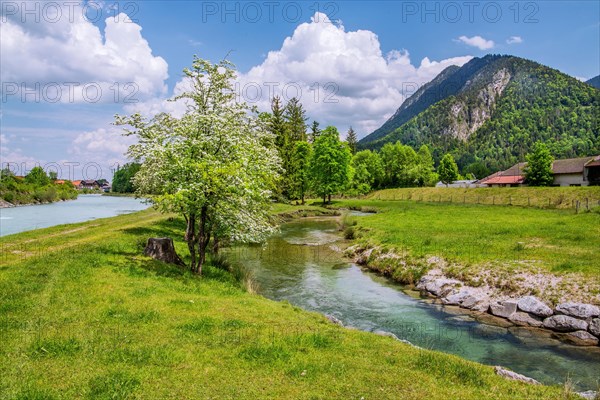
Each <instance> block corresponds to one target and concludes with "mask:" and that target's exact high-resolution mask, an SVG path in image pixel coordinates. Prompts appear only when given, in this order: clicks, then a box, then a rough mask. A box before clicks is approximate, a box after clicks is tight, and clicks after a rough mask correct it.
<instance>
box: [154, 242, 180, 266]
mask: <svg viewBox="0 0 600 400" xmlns="http://www.w3.org/2000/svg"><path fill="white" fill-rule="evenodd" d="M144 255H145V256H149V257H152V258H154V259H155V260H159V261H162V262H166V263H169V264H175V265H180V266H182V267H184V266H185V263H184V262H183V261H182V260H181V258H180V257H179V256H178V255H177V252H176V251H175V246H174V245H173V239H171V238H149V239H148V243H147V244H146V248H145V249H144Z"/></svg>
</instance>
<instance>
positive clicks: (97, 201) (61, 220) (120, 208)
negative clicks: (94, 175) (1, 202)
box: [0, 194, 148, 236]
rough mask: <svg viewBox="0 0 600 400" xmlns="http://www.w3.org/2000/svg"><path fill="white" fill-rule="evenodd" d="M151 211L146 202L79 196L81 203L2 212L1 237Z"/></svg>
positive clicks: (17, 208) (130, 198)
mask: <svg viewBox="0 0 600 400" xmlns="http://www.w3.org/2000/svg"><path fill="white" fill-rule="evenodd" d="M146 208H148V204H146V203H144V201H143V200H140V199H135V198H132V197H113V196H103V195H100V194H91V195H79V197H78V198H77V200H70V201H61V202H57V203H50V204H40V205H31V206H20V207H12V208H2V209H0V236H6V235H12V234H14V233H19V232H25V231H29V230H32V229H39V228H48V227H50V226H55V225H62V224H73V223H76V222H84V221H89V220H92V219H97V218H108V217H114V216H117V215H121V214H128V213H132V212H135V211H140V210H144V209H146Z"/></svg>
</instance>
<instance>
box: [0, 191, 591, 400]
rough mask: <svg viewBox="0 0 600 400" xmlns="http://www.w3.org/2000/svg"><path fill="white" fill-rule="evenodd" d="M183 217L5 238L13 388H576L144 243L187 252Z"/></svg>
mask: <svg viewBox="0 0 600 400" xmlns="http://www.w3.org/2000/svg"><path fill="white" fill-rule="evenodd" d="M348 204H350V203H348ZM393 207H394V208H393V209H394V210H396V207H400V209H398V210H399V211H400V210H401V209H402V207H406V206H404V205H402V204H401V203H394V206H393ZM431 212H432V213H433V211H431ZM380 216H385V213H382V214H380V215H378V216H374V217H369V218H374V219H369V220H367V219H365V221H372V222H369V223H373V224H375V225H373V228H372V229H373V234H374V235H379V236H376V237H377V238H378V240H383V238H384V233H382V232H379V231H377V230H376V229H375V226H376V224H377V223H381V221H380V220H379V219H378V218H380ZM557 218H559V217H557ZM582 218H583V217H582ZM587 218H591V216H587ZM559 219H560V218H559ZM377 221H379V222H377ZM582 221H583V219H582ZM590 223H591V222H590ZM182 228H183V223H182V221H181V220H180V219H179V218H172V217H168V216H163V215H160V214H158V213H156V212H155V211H152V210H147V211H143V212H139V213H135V214H130V215H124V216H119V217H115V218H109V219H102V220H95V221H90V222H87V223H81V224H74V225H66V226H59V227H53V228H48V229H42V230H38V231H34V232H28V233H22V234H17V235H12V236H7V237H3V238H0V249H1V251H2V255H1V257H0V339H1V340H0V398H1V399H3V400H4V399H15V400H16V399H19V400H25V399H28V400H32V399H36V400H42V399H43V400H48V399H335V398H339V399H444V400H447V399H477V400H479V399H486V398H487V399H564V398H569V395H565V393H564V389H563V388H560V387H545V386H532V385H527V384H523V383H517V382H512V381H506V380H504V379H502V378H499V377H497V376H495V375H494V373H493V369H492V368H491V367H487V366H482V365H479V364H476V363H472V362H468V361H465V360H461V359H459V358H458V357H455V356H450V355H445V354H442V353H437V352H432V351H427V350H419V349H416V348H413V347H411V346H408V345H405V344H402V343H399V342H397V341H395V340H393V339H390V338H387V337H380V336H376V335H373V334H370V333H365V332H360V331H356V330H348V329H344V328H341V327H338V326H336V325H333V324H331V323H329V322H328V321H327V320H326V319H325V318H324V317H322V316H320V315H318V314H315V313H310V312H305V311H302V310H300V309H298V308H296V307H294V306H292V305H290V304H288V303H285V302H282V303H280V302H274V301H270V300H267V299H265V298H262V297H260V296H258V295H253V294H249V293H247V292H246V291H244V289H243V288H242V284H241V283H240V282H238V281H236V280H235V279H234V278H233V277H232V275H231V274H230V273H228V272H225V271H223V270H221V269H219V268H216V267H212V266H210V265H209V266H207V267H206V268H205V275H204V276H203V277H202V278H198V277H196V276H193V275H192V274H190V273H189V272H187V271H184V270H181V269H180V268H178V267H174V266H170V265H165V264H162V263H160V262H157V261H154V260H151V259H148V258H146V257H143V256H142V255H141V253H142V249H143V246H144V243H145V240H146V239H147V238H148V237H157V236H158V237H160V236H171V237H173V238H174V240H175V241H176V247H177V250H178V252H179V253H180V254H181V255H186V251H185V248H186V246H185V244H184V243H183V241H182V236H183V235H182V233H183V232H182ZM396 239H397V238H396V237H392V238H389V239H388V240H396ZM571 398H574V397H571Z"/></svg>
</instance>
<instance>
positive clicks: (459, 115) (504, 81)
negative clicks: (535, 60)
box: [443, 68, 511, 142]
mask: <svg viewBox="0 0 600 400" xmlns="http://www.w3.org/2000/svg"><path fill="white" fill-rule="evenodd" d="M510 79H511V74H510V72H509V71H508V70H507V69H506V68H503V69H501V70H499V71H497V72H496V73H495V74H494V76H493V78H492V81H491V82H489V83H488V84H486V85H484V86H483V87H482V88H481V89H479V90H477V95H476V97H475V103H474V104H473V105H470V104H469V103H468V102H467V101H466V100H465V99H460V100H458V99H457V100H456V102H454V103H453V104H451V106H450V112H449V114H450V116H451V121H452V122H451V123H450V124H449V125H448V126H447V127H445V128H444V129H443V134H444V135H450V136H452V137H454V138H456V139H458V140H461V141H463V142H466V141H467V140H468V139H469V137H470V136H471V135H472V134H473V133H475V131H477V129H479V128H480V127H481V126H482V125H483V124H484V123H485V122H486V121H487V120H489V119H490V118H491V116H492V113H493V111H494V108H495V106H496V100H497V98H498V97H499V96H500V95H501V94H502V92H503V91H504V89H505V88H506V86H507V85H508V83H509V82H510Z"/></svg>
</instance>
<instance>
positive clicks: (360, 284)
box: [229, 219, 600, 390]
mask: <svg viewBox="0 0 600 400" xmlns="http://www.w3.org/2000/svg"><path fill="white" fill-rule="evenodd" d="M336 237H337V238H338V239H339V235H338V234H337V232H336V224H335V222H334V221H331V220H329V221H327V220H319V219H309V220H301V221H297V222H291V223H289V224H285V225H283V227H282V230H281V233H280V234H278V235H276V236H274V237H272V238H271V239H270V240H269V241H268V242H267V244H266V245H265V246H263V247H253V246H248V247H240V248H236V249H232V250H229V251H230V254H229V255H230V257H232V258H236V259H238V260H240V261H242V262H244V263H245V264H247V265H248V266H249V267H251V268H252V270H253V271H254V274H255V277H256V280H257V282H258V284H259V288H260V289H259V292H260V293H261V294H262V295H264V296H266V297H268V298H271V299H274V300H288V301H289V302H290V303H292V304H294V305H297V306H299V307H302V308H304V309H307V310H312V311H317V312H320V313H323V314H331V315H334V316H336V317H337V318H339V319H340V320H342V321H343V322H344V324H345V325H350V326H354V327H356V328H359V329H362V330H366V331H375V330H385V331H389V332H393V333H394V334H396V335H397V336H398V337H399V338H401V339H406V340H409V341H410V342H412V343H414V344H416V345H418V346H422V347H426V348H431V349H436V350H440V351H444V352H447V353H452V354H456V355H459V356H461V357H464V358H467V359H469V360H473V361H478V362H480V363H483V364H488V365H502V366H505V367H508V368H510V369H512V370H514V371H516V372H519V373H522V374H524V375H527V376H530V377H532V378H535V379H537V380H539V381H541V382H543V383H546V384H562V383H563V382H564V381H565V379H566V378H567V377H570V378H571V379H572V380H573V382H574V383H575V385H576V387H577V388H578V389H580V390H589V389H593V390H596V388H597V385H598V381H599V380H600V351H598V349H590V348H578V347H573V346H567V345H564V344H561V343H560V342H558V341H555V340H551V339H544V338H541V337H539V336H533V335H532V334H530V333H529V332H528V331H526V330H523V329H520V330H514V329H511V330H507V329H504V328H499V327H495V326H491V325H485V324H482V323H479V322H477V321H475V320H473V319H472V318H470V317H469V316H467V315H465V314H462V313H459V312H457V311H456V310H455V309H451V308H443V307H442V306H438V305H433V304H430V303H428V302H426V301H424V300H420V299H416V298H414V297H411V296H409V295H408V294H406V293H404V292H403V291H402V290H401V289H402V288H401V287H400V286H398V285H395V284H393V283H391V282H389V281H388V280H386V279H385V278H382V277H379V276H377V275H375V274H371V273H365V272H363V271H362V270H361V269H360V268H359V267H357V266H356V265H354V264H352V263H349V262H348V261H347V260H345V259H344V258H343V257H342V256H341V254H340V253H339V252H337V251H335V250H333V249H332V247H333V248H335V246H336V244H335V240H334V238H336ZM453 310H454V311H453Z"/></svg>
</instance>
